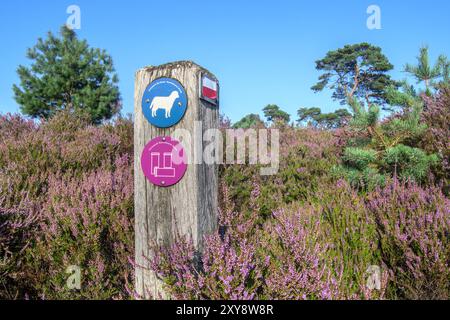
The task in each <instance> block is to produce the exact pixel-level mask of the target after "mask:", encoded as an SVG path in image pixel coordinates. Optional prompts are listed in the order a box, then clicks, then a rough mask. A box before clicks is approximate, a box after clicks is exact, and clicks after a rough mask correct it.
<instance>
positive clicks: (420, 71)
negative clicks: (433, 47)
mask: <svg viewBox="0 0 450 320" xmlns="http://www.w3.org/2000/svg"><path fill="white" fill-rule="evenodd" d="M441 62H442V60H441V59H439V60H438V61H437V62H436V63H435V64H434V65H431V64H430V58H429V54H428V47H427V46H425V47H422V48H420V53H419V56H418V57H417V65H412V64H409V63H407V64H406V65H405V72H407V73H409V74H411V75H412V76H414V77H415V78H416V80H417V83H420V82H424V84H425V90H426V93H427V94H428V95H430V94H431V92H430V87H431V86H433V85H434V81H435V80H436V79H437V78H439V77H440V76H441V75H442V70H441Z"/></svg>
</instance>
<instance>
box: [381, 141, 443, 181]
mask: <svg viewBox="0 0 450 320" xmlns="http://www.w3.org/2000/svg"><path fill="white" fill-rule="evenodd" d="M383 161H384V162H385V163H386V165H388V166H389V171H391V172H395V173H396V174H397V175H398V176H399V177H401V178H413V179H414V180H418V181H420V180H423V179H424V178H425V177H426V174H427V173H428V171H429V169H430V166H432V165H434V164H436V163H437V161H438V157H437V156H436V155H430V156H428V155H427V154H426V153H425V152H424V151H423V150H421V149H418V148H411V147H409V146H405V145H403V144H398V145H396V146H395V147H392V148H388V149H386V152H385V154H384V159H383Z"/></svg>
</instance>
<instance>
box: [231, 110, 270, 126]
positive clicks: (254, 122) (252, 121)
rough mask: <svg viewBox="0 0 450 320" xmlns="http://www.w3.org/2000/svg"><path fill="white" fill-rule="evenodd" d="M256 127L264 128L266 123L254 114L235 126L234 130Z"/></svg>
mask: <svg viewBox="0 0 450 320" xmlns="http://www.w3.org/2000/svg"><path fill="white" fill-rule="evenodd" d="M255 127H256V128H258V127H264V121H262V120H261V118H260V117H259V115H257V114H254V113H251V114H248V115H246V116H245V117H243V118H242V119H241V120H239V121H238V122H236V123H235V124H234V125H233V128H234V129H248V128H255Z"/></svg>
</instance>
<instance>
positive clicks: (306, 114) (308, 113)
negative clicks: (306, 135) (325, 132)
mask: <svg viewBox="0 0 450 320" xmlns="http://www.w3.org/2000/svg"><path fill="white" fill-rule="evenodd" d="M297 115H298V120H297V122H298V123H299V124H301V123H303V122H305V121H306V122H308V124H311V125H313V126H315V127H319V128H325V129H335V128H340V127H343V126H344V125H346V123H347V120H348V119H349V118H350V117H351V114H350V113H349V112H348V111H347V110H346V109H338V110H336V111H335V112H330V113H322V111H321V110H320V108H300V109H299V110H298V111H297Z"/></svg>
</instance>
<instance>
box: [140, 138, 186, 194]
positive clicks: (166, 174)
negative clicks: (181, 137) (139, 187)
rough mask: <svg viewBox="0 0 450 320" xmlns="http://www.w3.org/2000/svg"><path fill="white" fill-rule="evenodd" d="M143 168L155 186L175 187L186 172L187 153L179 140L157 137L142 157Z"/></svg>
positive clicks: (149, 144)
mask: <svg viewBox="0 0 450 320" xmlns="http://www.w3.org/2000/svg"><path fill="white" fill-rule="evenodd" d="M141 167H142V171H143V172H144V175H145V176H146V177H147V179H148V180H149V181H150V182H151V183H153V184H154V185H157V186H160V187H169V186H173V185H174V184H176V183H178V182H179V181H180V180H181V179H182V178H183V176H184V174H185V172H186V169H187V161H186V153H185V151H184V148H183V146H182V145H181V143H180V142H178V141H177V140H175V139H172V138H170V137H157V138H155V139H153V140H151V141H150V142H149V143H148V144H147V145H146V146H145V148H144V151H143V152H142V156H141Z"/></svg>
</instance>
